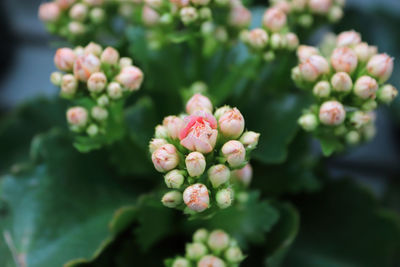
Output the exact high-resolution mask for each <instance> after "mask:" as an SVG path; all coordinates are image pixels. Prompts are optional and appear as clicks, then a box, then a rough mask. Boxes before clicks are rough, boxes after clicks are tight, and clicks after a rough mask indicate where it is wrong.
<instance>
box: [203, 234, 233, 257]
mask: <svg viewBox="0 0 400 267" xmlns="http://www.w3.org/2000/svg"><path fill="white" fill-rule="evenodd" d="M229 241H230V238H229V235H228V234H227V233H225V232H224V231H222V230H214V231H212V232H211V233H210V236H209V237H208V242H207V244H208V246H209V247H210V249H211V250H212V251H214V252H220V251H223V250H225V249H226V248H228V246H229Z"/></svg>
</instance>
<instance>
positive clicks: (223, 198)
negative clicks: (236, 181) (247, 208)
mask: <svg viewBox="0 0 400 267" xmlns="http://www.w3.org/2000/svg"><path fill="white" fill-rule="evenodd" d="M215 199H216V201H217V205H218V207H219V208H221V209H226V208H228V207H230V206H231V205H232V201H233V192H232V190H231V189H221V190H219V191H218V192H217V195H216V196H215Z"/></svg>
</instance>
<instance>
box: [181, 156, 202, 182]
mask: <svg viewBox="0 0 400 267" xmlns="http://www.w3.org/2000/svg"><path fill="white" fill-rule="evenodd" d="M185 164H186V169H187V171H188V173H189V175H190V176H191V177H199V176H201V175H202V174H203V173H204V171H205V169H206V159H205V158H204V155H203V154H202V153H200V152H191V153H190V154H189V155H187V157H186V159H185Z"/></svg>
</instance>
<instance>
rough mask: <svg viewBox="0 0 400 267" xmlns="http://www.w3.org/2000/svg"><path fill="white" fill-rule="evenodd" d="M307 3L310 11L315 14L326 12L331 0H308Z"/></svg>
mask: <svg viewBox="0 0 400 267" xmlns="http://www.w3.org/2000/svg"><path fill="white" fill-rule="evenodd" d="M308 5H309V7H310V9H311V12H313V13H316V14H326V13H328V11H329V9H330V8H331V7H332V0H310V1H309V3H308Z"/></svg>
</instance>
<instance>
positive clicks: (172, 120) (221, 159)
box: [149, 94, 259, 214]
mask: <svg viewBox="0 0 400 267" xmlns="http://www.w3.org/2000/svg"><path fill="white" fill-rule="evenodd" d="M213 109H214V108H213V105H212V103H211V101H210V99H209V98H207V97H206V96H204V95H201V94H195V95H194V96H193V97H192V98H190V99H189V101H188V102H187V104H186V114H182V115H180V116H168V117H166V118H165V119H164V121H163V124H162V125H158V126H157V127H156V132H155V136H154V139H153V140H151V142H150V145H149V148H150V152H151V153H152V155H151V157H152V161H153V164H154V167H155V168H156V170H157V171H159V172H161V173H165V177H164V178H165V184H166V185H167V187H168V188H171V189H172V191H169V192H167V193H166V194H165V195H164V196H163V198H162V202H163V204H164V205H165V206H167V207H171V208H180V209H183V208H185V207H186V208H185V211H186V212H187V213H191V214H194V213H199V212H203V211H206V210H208V209H210V210H208V212H207V214H210V213H212V212H213V211H215V210H217V209H225V208H227V207H229V206H231V205H232V204H233V202H234V199H235V195H236V194H237V193H239V192H240V191H242V190H244V189H245V188H246V187H247V186H248V185H249V182H250V180H251V176H252V171H251V167H250V166H249V165H248V161H249V159H250V152H251V151H252V150H253V149H255V148H256V146H257V143H258V138H259V134H258V133H255V132H251V131H245V121H244V118H243V115H242V114H241V113H240V111H239V110H238V109H237V108H231V107H229V106H223V107H221V108H219V109H217V110H215V112H214V113H213Z"/></svg>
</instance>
